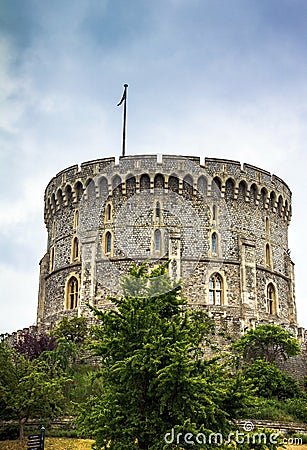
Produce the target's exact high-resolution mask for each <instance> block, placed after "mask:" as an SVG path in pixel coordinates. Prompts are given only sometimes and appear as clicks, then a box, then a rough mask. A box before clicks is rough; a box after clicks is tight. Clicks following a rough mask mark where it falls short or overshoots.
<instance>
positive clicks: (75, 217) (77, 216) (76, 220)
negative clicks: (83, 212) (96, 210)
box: [74, 209, 79, 229]
mask: <svg viewBox="0 0 307 450" xmlns="http://www.w3.org/2000/svg"><path fill="white" fill-rule="evenodd" d="M78 225H79V210H78V209H75V211H74V229H76V228H78Z"/></svg>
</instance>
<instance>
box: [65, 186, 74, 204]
mask: <svg viewBox="0 0 307 450" xmlns="http://www.w3.org/2000/svg"><path fill="white" fill-rule="evenodd" d="M65 198H66V203H67V205H71V204H72V200H73V194H72V188H71V186H70V184H68V185H67V186H66V187H65Z"/></svg>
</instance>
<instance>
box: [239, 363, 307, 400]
mask: <svg viewBox="0 0 307 450" xmlns="http://www.w3.org/2000/svg"><path fill="white" fill-rule="evenodd" d="M244 374H245V376H246V378H247V379H249V380H250V381H251V384H252V386H253V387H254V388H256V389H257V394H258V395H259V396H260V397H265V398H277V399H278V400H283V399H287V398H294V397H299V396H300V395H301V394H302V390H301V389H300V387H299V384H298V382H297V381H296V380H295V379H294V378H293V377H291V376H290V375H287V374H286V373H284V372H282V371H281V370H280V369H278V368H277V367H276V366H275V364H270V363H268V362H265V361H263V360H261V359H257V360H256V361H254V362H253V363H252V364H251V365H245V367H244Z"/></svg>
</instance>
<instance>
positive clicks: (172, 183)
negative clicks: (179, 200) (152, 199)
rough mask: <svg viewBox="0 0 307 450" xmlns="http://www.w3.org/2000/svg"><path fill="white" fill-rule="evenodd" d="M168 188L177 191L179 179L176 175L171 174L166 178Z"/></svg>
mask: <svg viewBox="0 0 307 450" xmlns="http://www.w3.org/2000/svg"><path fill="white" fill-rule="evenodd" d="M168 188H169V190H170V191H173V192H176V193H177V194H178V192H179V179H178V177H177V176H176V175H171V176H170V177H169V179H168Z"/></svg>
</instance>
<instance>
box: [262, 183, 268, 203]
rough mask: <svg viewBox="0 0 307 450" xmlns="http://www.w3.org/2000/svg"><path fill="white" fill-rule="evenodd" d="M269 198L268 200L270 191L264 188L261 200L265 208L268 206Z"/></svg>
mask: <svg viewBox="0 0 307 450" xmlns="http://www.w3.org/2000/svg"><path fill="white" fill-rule="evenodd" d="M267 198H268V191H267V190H266V188H265V187H263V188H262V189H261V200H262V205H263V206H264V207H266V204H267Z"/></svg>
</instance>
